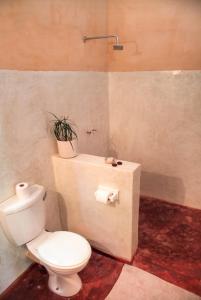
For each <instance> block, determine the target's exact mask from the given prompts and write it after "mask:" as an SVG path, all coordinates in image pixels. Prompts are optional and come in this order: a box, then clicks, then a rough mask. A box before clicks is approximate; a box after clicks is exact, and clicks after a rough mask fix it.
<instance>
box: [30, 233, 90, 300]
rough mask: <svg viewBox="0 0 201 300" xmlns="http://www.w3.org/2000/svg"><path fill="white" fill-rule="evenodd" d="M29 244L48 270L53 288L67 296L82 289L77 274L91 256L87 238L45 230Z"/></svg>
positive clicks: (49, 284)
mask: <svg viewBox="0 0 201 300" xmlns="http://www.w3.org/2000/svg"><path fill="white" fill-rule="evenodd" d="M26 246H27V248H28V250H29V251H30V252H31V253H32V254H33V255H34V256H35V257H36V258H37V259H38V260H39V261H40V263H41V265H43V266H44V267H45V268H46V269H47V271H48V273H49V280H48V286H49V288H50V290H51V291H53V292H54V293H56V294H58V295H60V296H65V297H71V296H73V295H75V294H77V293H78V292H79V290H80V289H81V287H82V282H81V279H80V277H79V275H78V274H77V273H78V272H80V271H81V270H82V269H83V268H84V267H85V266H86V265H87V263H88V261H89V258H90V256H91V247H90V245H89V243H88V242H87V240H86V239H85V238H83V237H82V236H80V235H79V234H76V233H73V232H68V231H56V232H46V231H43V232H42V233H41V234H40V235H39V236H38V237H37V238H35V239H34V240H32V241H31V242H29V243H27V244H26Z"/></svg>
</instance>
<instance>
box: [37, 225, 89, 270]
mask: <svg viewBox="0 0 201 300" xmlns="http://www.w3.org/2000/svg"><path fill="white" fill-rule="evenodd" d="M38 254H39V256H40V257H41V258H42V259H43V260H44V261H46V262H47V263H48V264H50V265H52V266H55V267H57V268H69V267H72V268H74V267H78V266H79V265H81V264H83V262H85V261H87V260H88V259H89V257H90V256H91V247H90V245H89V243H88V242H87V240H85V238H83V237H82V236H80V235H79V234H76V233H73V232H69V231H57V232H54V233H52V234H51V235H50V237H49V238H48V239H47V240H45V242H44V243H42V245H40V246H39V247H38Z"/></svg>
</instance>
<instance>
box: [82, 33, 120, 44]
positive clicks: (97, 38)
mask: <svg viewBox="0 0 201 300" xmlns="http://www.w3.org/2000/svg"><path fill="white" fill-rule="evenodd" d="M109 38H115V39H116V44H117V45H119V37H118V35H116V34H113V35H97V36H83V42H84V43H85V42H86V41H89V40H100V39H109Z"/></svg>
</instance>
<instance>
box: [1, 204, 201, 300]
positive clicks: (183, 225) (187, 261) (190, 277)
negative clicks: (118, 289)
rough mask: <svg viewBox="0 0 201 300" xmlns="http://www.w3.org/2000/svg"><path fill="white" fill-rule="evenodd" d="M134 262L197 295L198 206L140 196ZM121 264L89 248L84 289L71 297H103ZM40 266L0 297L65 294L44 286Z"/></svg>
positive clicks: (51, 299) (200, 278) (37, 299)
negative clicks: (191, 207) (137, 238)
mask: <svg viewBox="0 0 201 300" xmlns="http://www.w3.org/2000/svg"><path fill="white" fill-rule="evenodd" d="M132 264H133V265H135V266H136V267H139V268H141V269H143V270H145V271H147V272H150V273H152V274H155V275H156V276H158V277H160V278H162V279H164V280H166V281H168V282H171V283H173V284H175V285H178V286H180V287H182V288H185V289H187V290H189V291H191V292H194V293H196V294H198V295H200V296H201V211H200V210H196V209H190V208H186V207H182V206H179V205H173V204H170V203H167V202H164V201H160V200H155V199H151V198H141V202H140V220H139V247H138V250H137V253H136V255H135V257H134V259H133V262H132ZM122 267H123V263H122V262H120V261H118V260H115V259H113V258H111V257H109V256H107V255H104V254H100V253H99V252H96V251H93V254H92V257H91V259H90V262H89V264H88V266H87V267H86V268H85V269H84V270H83V271H82V272H81V273H80V276H81V278H82V281H83V289H82V290H81V291H80V293H79V294H78V295H76V296H74V297H72V298H71V299H74V300H93V299H94V300H104V299H105V297H106V296H107V295H108V294H109V292H110V290H111V289H112V287H113V285H114V284H115V282H116V280H117V279H118V277H119V275H120V273H121V270H122ZM47 280H48V276H47V273H46V271H45V269H44V268H43V267H41V266H39V265H37V264H34V265H32V266H31V267H30V268H29V269H28V270H27V271H26V272H25V273H24V274H23V275H22V276H21V277H20V278H19V279H18V280H17V281H16V282H15V283H14V284H13V285H12V286H11V287H10V288H9V289H8V290H7V291H6V292H5V293H4V294H3V295H2V296H0V299H1V300H26V299H27V300H60V299H70V298H65V297H60V296H57V295H55V294H53V293H52V292H51V291H49V290H48V287H47Z"/></svg>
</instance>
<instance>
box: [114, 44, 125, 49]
mask: <svg viewBox="0 0 201 300" xmlns="http://www.w3.org/2000/svg"><path fill="white" fill-rule="evenodd" d="M113 50H124V46H123V45H120V44H116V45H113Z"/></svg>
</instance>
